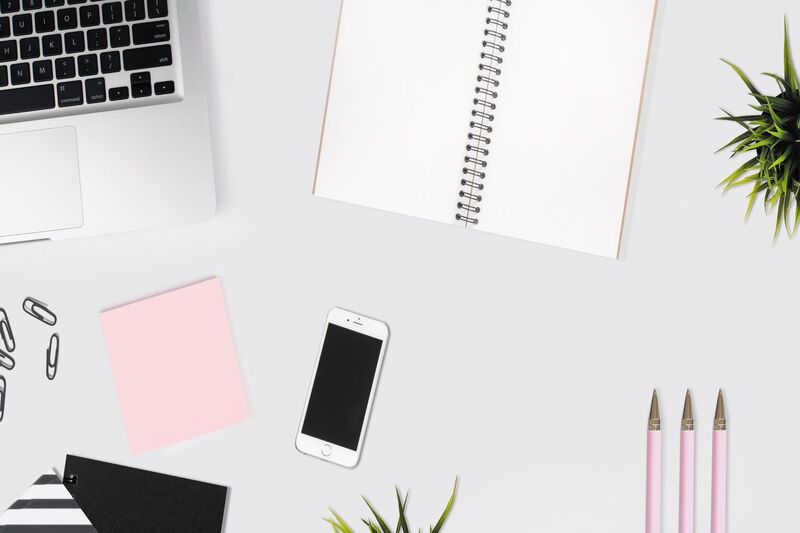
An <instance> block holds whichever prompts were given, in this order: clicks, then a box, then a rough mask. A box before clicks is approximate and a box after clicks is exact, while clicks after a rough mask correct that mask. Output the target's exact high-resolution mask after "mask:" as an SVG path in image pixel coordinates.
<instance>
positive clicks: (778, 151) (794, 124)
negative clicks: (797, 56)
mask: <svg viewBox="0 0 800 533" xmlns="http://www.w3.org/2000/svg"><path fill="white" fill-rule="evenodd" d="M723 61H724V62H725V63H727V64H728V65H730V67H731V68H732V69H733V70H734V72H736V74H737V75H738V76H739V78H741V79H742V81H743V82H744V84H745V85H746V86H747V89H748V90H749V94H750V96H752V97H753V98H755V100H756V103H755V104H751V105H750V107H751V108H752V109H754V110H755V111H756V112H757V113H756V114H750V115H742V116H734V115H733V114H731V113H729V112H727V111H725V110H724V109H723V110H722V111H723V113H725V116H724V117H720V118H719V120H726V121H730V122H735V123H737V124H739V125H740V126H741V127H742V128H744V130H745V131H744V133H742V134H741V135H739V136H738V137H736V138H735V139H733V140H732V141H731V142H729V143H728V144H726V145H725V146H723V147H722V148H721V149H720V150H719V151H720V152H721V151H723V150H726V149H728V148H732V149H733V154H732V155H731V158H733V157H736V156H738V155H741V154H748V155H750V156H751V158H750V159H749V160H748V161H747V162H745V163H744V164H743V165H741V166H740V167H739V168H738V169H736V171H735V172H734V173H733V174H731V175H730V176H728V177H727V178H725V179H724V180H723V181H722V183H720V184H719V186H720V187H721V188H722V189H723V190H724V191H725V192H727V191H730V190H731V189H735V188H737V187H742V186H749V187H751V191H750V193H749V194H748V195H747V211H746V213H745V220H747V219H748V218H749V216H750V213H751V211H752V210H753V206H754V205H755V202H756V200H757V199H758V198H759V197H761V196H763V202H764V208H765V211H766V212H767V213H768V214H769V213H773V212H775V213H776V217H777V220H776V223H775V234H774V235H773V242H774V240H776V239H777V238H778V235H780V232H781V226H782V225H783V226H785V227H786V233H787V234H788V235H789V237H794V235H795V234H796V233H797V229H798V226H800V201H798V194H800V79H798V76H797V70H796V69H795V66H794V62H793V60H792V52H791V47H790V45H789V24H788V21H786V20H784V46H783V68H784V73H783V76H779V75H777V74H771V73H767V72H765V73H764V74H763V75H764V76H767V77H769V78H771V79H772V80H773V81H775V82H776V83H777V84H778V90H779V91H780V92H779V93H778V95H777V96H768V95H766V94H764V93H762V92H761V91H759V90H758V89H757V88H756V86H755V85H754V84H753V83H752V82H751V81H750V79H749V78H748V77H747V76H746V75H745V74H744V72H742V70H741V69H740V68H739V67H737V66H736V65H734V64H733V63H731V62H729V61H726V60H724V59H723ZM718 153H719V152H718Z"/></svg>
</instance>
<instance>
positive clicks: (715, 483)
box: [711, 390, 728, 533]
mask: <svg viewBox="0 0 800 533" xmlns="http://www.w3.org/2000/svg"><path fill="white" fill-rule="evenodd" d="M727 429H728V422H727V420H726V419H725V401H724V400H723V399H722V390H720V391H719V396H717V412H716V414H715V415H714V437H713V441H714V442H713V450H712V453H713V455H712V460H711V533H725V515H726V512H727V510H726V504H727V501H726V500H727V469H728V458H727V453H728V431H727Z"/></svg>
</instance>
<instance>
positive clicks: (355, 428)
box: [302, 324, 383, 451]
mask: <svg viewBox="0 0 800 533" xmlns="http://www.w3.org/2000/svg"><path fill="white" fill-rule="evenodd" d="M382 346H383V341H382V340H380V339H376V338H374V337H370V336H368V335H363V334H361V333H358V332H356V331H352V330H349V329H346V328H343V327H341V326H337V325H335V324H328V331H327V332H326V334H325V342H324V343H323V345H322V354H321V355H320V358H319V366H318V367H317V375H316V376H315V378H314V384H313V386H312V388H311V397H310V398H309V400H308V409H307V410H306V417H305V420H304V422H303V429H302V432H303V433H304V434H306V435H309V436H311V437H315V438H318V439H320V440H323V441H325V442H329V443H331V444H336V445H337V446H341V447H343V448H348V449H350V450H353V451H358V441H359V439H360V437H361V428H362V427H363V425H364V417H365V416H366V413H367V407H368V404H369V397H370V393H371V392H372V383H373V380H374V379H375V372H376V370H377V368H378V360H379V359H380V354H381V347H382Z"/></svg>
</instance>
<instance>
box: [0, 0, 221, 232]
mask: <svg viewBox="0 0 800 533" xmlns="http://www.w3.org/2000/svg"><path fill="white" fill-rule="evenodd" d="M197 10H198V6H197V1H196V0H128V1H121V0H120V1H118V0H0V244H7V243H12V242H20V241H29V240H38V239H62V238H71V237H79V236H87V235H97V234H101V233H112V232H122V231H129V230H136V229H144V228H152V227H158V226H168V225H177V224H185V223H191V222H197V221H201V220H204V219H207V218H209V217H211V216H212V215H213V213H214V210H215V204H216V202H215V193H214V178H213V171H212V161H211V147H210V140H209V131H208V111H207V106H206V92H205V80H204V73H203V61H202V57H201V42H200V27H199V19H198V13H197Z"/></svg>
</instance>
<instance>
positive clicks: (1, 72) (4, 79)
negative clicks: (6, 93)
mask: <svg viewBox="0 0 800 533" xmlns="http://www.w3.org/2000/svg"><path fill="white" fill-rule="evenodd" d="M6 85H8V67H7V66H5V65H0V87H5V86H6Z"/></svg>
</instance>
